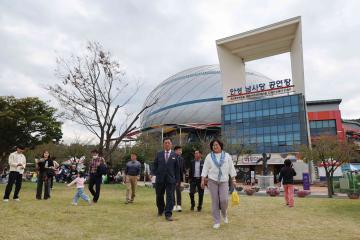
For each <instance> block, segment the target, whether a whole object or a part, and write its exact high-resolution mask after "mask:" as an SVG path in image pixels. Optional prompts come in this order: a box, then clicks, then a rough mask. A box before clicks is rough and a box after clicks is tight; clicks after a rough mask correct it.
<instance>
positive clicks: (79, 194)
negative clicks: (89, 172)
mask: <svg viewBox="0 0 360 240" xmlns="http://www.w3.org/2000/svg"><path fill="white" fill-rule="evenodd" d="M75 183H76V189H77V190H76V194H75V196H74V198H73V202H72V204H73V205H75V206H76V205H77V203H78V200H79V198H82V199H83V200H84V201H86V202H88V203H89V204H91V200H90V198H89V197H88V196H87V195H86V194H85V193H84V183H85V177H84V173H83V172H80V173H78V174H77V177H76V178H75V179H74V181H72V182H71V183H69V184H68V185H67V186H68V187H70V186H72V185H74V184H75Z"/></svg>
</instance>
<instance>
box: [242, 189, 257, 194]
mask: <svg viewBox="0 0 360 240" xmlns="http://www.w3.org/2000/svg"><path fill="white" fill-rule="evenodd" d="M244 192H245V193H246V195H248V196H252V195H253V194H254V193H255V189H253V188H245V189H244Z"/></svg>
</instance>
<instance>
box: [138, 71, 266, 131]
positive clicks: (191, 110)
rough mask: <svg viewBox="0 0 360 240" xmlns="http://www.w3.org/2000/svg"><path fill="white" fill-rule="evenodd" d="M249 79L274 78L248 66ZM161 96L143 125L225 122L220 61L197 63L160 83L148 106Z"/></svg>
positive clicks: (147, 100) (151, 95)
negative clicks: (214, 63) (222, 113)
mask: <svg viewBox="0 0 360 240" xmlns="http://www.w3.org/2000/svg"><path fill="white" fill-rule="evenodd" d="M246 80H247V81H248V82H249V81H250V82H254V83H255V82H263V81H271V79H270V78H268V77H266V76H264V75H262V74H260V73H257V72H254V71H251V70H246ZM156 98H158V103H157V104H156V105H154V106H152V107H151V108H149V109H147V110H146V111H145V112H144V113H143V114H142V116H141V120H140V121H141V128H142V129H144V128H149V127H153V126H158V125H165V124H179V125H180V124H191V123H201V124H207V123H219V122H221V104H222V87H221V78H220V68H219V65H206V66H200V67H194V68H191V69H187V70H184V71H182V72H179V73H177V74H175V75H173V76H171V77H169V78H168V79H166V80H165V81H163V82H162V83H160V84H159V85H158V86H157V87H155V89H154V90H153V91H151V93H150V94H149V96H148V97H147V98H146V100H145V103H144V106H146V105H148V104H150V103H151V102H153V101H154V99H156Z"/></svg>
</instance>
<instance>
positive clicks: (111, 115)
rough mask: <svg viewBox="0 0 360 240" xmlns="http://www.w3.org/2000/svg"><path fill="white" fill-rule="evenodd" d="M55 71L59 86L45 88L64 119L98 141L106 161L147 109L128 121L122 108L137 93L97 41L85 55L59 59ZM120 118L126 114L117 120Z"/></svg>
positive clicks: (88, 48)
mask: <svg viewBox="0 0 360 240" xmlns="http://www.w3.org/2000/svg"><path fill="white" fill-rule="evenodd" d="M57 64H58V67H57V69H56V74H57V77H58V78H59V79H60V80H61V83H60V84H55V85H53V86H48V87H47V89H48V91H49V92H50V94H51V95H52V96H54V97H55V98H56V99H57V100H58V101H59V102H60V104H61V106H62V107H63V108H64V117H65V118H66V119H69V120H71V121H74V122H76V123H78V124H80V125H82V126H85V127H86V128H87V129H88V131H89V132H91V133H92V134H93V135H94V136H95V137H96V138H97V139H98V141H99V150H100V151H101V152H103V154H104V156H105V158H106V159H109V158H110V154H111V153H112V152H113V151H114V150H115V149H116V148H117V146H118V145H119V144H120V142H121V141H122V140H123V139H124V138H125V137H126V136H127V135H128V134H129V133H130V132H131V131H133V130H134V129H135V128H136V127H135V126H134V124H135V123H136V121H137V120H138V118H139V116H140V115H141V113H142V112H143V111H145V110H146V109H147V108H149V107H151V106H152V105H154V104H155V103H156V102H157V100H154V102H153V103H151V104H150V105H146V106H143V107H142V109H141V110H140V111H139V112H138V113H137V114H136V115H135V117H134V118H133V119H132V120H130V115H128V114H125V110H124V108H125V106H126V105H127V104H128V103H129V102H130V101H131V99H132V98H133V97H134V96H135V94H136V92H137V91H138V85H136V86H135V89H133V90H132V89H131V85H129V81H128V79H127V77H126V74H125V71H124V70H123V69H122V68H121V66H120V64H119V62H118V61H116V60H114V58H113V57H112V56H111V54H110V52H109V51H105V50H104V49H103V47H102V46H101V45H100V44H99V43H96V42H89V43H88V45H87V48H86V50H85V53H84V54H83V55H80V56H72V57H70V58H69V59H64V58H58V59H57ZM119 115H122V116H124V115H126V116H127V117H126V118H125V119H120V117H119Z"/></svg>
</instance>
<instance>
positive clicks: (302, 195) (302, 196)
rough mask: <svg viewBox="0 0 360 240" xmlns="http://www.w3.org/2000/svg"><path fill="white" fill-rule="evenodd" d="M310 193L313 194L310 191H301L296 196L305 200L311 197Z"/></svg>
mask: <svg viewBox="0 0 360 240" xmlns="http://www.w3.org/2000/svg"><path fill="white" fill-rule="evenodd" d="M310 193H311V192H310V191H308V190H299V191H297V192H296V195H297V196H298V197H300V198H304V197H306V196H308V195H310Z"/></svg>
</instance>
